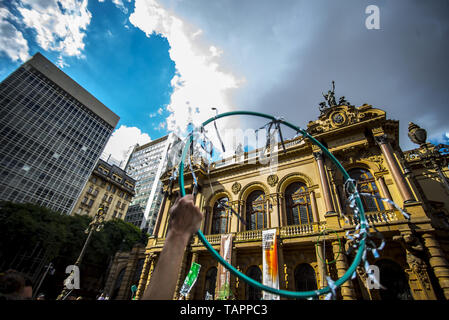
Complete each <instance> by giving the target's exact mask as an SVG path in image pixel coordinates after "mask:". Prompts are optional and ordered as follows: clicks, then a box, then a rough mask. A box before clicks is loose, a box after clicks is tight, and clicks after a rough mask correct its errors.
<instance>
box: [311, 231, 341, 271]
mask: <svg viewBox="0 0 449 320" xmlns="http://www.w3.org/2000/svg"><path fill="white" fill-rule="evenodd" d="M326 231H331V232H333V233H335V235H336V236H337V239H338V246H339V248H340V250H338V254H337V256H336V257H335V259H334V260H332V261H330V262H326V261H325V260H324V259H323V258H322V257H321V256H320V253H319V252H317V256H318V258H320V260H321V261H322V262H323V263H324V264H327V265H329V264H332V263H335V262H336V261H337V259H338V257H339V256H340V253H341V240H340V237H339V236H338V233H337V232H336V231H335V230H332V229H324V230H323V231H321V232H320V234H319V235H318V239H317V240H316V243H315V246H318V242H319V241H320V237H321V235H322V234H323V233H325V232H326ZM323 249H324V250H326V248H323Z"/></svg>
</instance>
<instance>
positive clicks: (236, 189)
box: [232, 182, 242, 194]
mask: <svg viewBox="0 0 449 320" xmlns="http://www.w3.org/2000/svg"><path fill="white" fill-rule="evenodd" d="M240 190H242V185H241V184H240V183H238V182H234V184H233V185H232V192H233V193H234V194H238V193H239V192H240Z"/></svg>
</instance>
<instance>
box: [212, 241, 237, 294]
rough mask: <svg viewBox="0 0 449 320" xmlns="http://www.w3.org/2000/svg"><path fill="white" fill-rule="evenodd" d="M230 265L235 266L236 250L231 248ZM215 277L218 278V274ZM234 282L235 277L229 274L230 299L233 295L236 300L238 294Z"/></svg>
mask: <svg viewBox="0 0 449 320" xmlns="http://www.w3.org/2000/svg"><path fill="white" fill-rule="evenodd" d="M231 265H233V266H235V265H237V248H232V253H231ZM217 269H218V268H217ZM217 277H218V274H217ZM236 281H237V277H236V276H234V275H233V274H232V273H230V274H229V287H230V289H231V297H232V295H234V299H235V300H237V299H238V292H237V290H236ZM231 297H230V298H231Z"/></svg>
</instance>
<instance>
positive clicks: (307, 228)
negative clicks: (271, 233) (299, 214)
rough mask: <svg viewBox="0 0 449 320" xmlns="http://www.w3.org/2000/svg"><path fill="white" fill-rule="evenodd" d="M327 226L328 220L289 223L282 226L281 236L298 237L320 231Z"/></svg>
mask: <svg viewBox="0 0 449 320" xmlns="http://www.w3.org/2000/svg"><path fill="white" fill-rule="evenodd" d="M325 227H326V222H318V223H317V222H314V223H311V224H301V225H299V224H297V225H289V226H285V227H281V228H280V230H279V231H280V232H279V234H280V236H281V238H290V237H297V236H303V235H309V234H313V233H319V232H321V231H323V230H324V228H325Z"/></svg>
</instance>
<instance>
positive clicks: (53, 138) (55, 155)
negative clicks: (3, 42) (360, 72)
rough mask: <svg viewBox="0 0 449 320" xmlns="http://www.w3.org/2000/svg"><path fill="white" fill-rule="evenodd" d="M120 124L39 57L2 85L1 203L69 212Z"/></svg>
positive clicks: (108, 111) (0, 84) (0, 111)
mask: <svg viewBox="0 0 449 320" xmlns="http://www.w3.org/2000/svg"><path fill="white" fill-rule="evenodd" d="M118 120H119V117H118V116H117V115H116V114H114V113H113V112H112V111H111V110H109V109H108V108H107V107H106V106H104V105H103V104H102V103H101V102H100V101H98V100H97V99H96V98H95V97H94V96H92V95H91V94H90V93H89V92H87V91H86V90H85V89H83V88H82V87H81V86H80V85H78V84H77V83H76V82H75V81H74V80H72V79H71V78H70V77H68V76H67V75H66V74H65V73H64V72H62V71H61V70H59V69H58V68H57V67H56V66H55V65H54V64H52V63H51V62H50V61H49V60H47V59H46V58H45V57H44V56H42V55H41V54H39V53H37V54H36V55H34V56H33V57H32V58H31V59H30V60H29V61H27V62H26V63H24V64H23V65H22V66H20V67H19V68H18V69H17V70H16V71H14V72H13V73H12V74H11V75H9V76H8V77H7V78H6V79H5V80H3V81H2V82H1V83H0V200H7V201H13V202H32V203H36V204H39V205H42V206H45V207H48V208H49V209H52V210H56V211H60V212H62V213H66V214H69V213H70V212H71V210H72V208H73V206H74V205H75V202H76V200H77V198H78V196H79V194H80V192H81V190H82V189H83V187H84V185H85V183H86V181H87V179H88V178H89V176H90V174H91V172H92V170H93V168H94V166H95V163H96V162H97V161H98V159H99V157H100V155H101V152H102V151H103V149H104V147H105V145H106V142H107V141H108V139H109V137H110V135H111V133H112V131H113V130H114V128H115V126H116V125H117V122H118Z"/></svg>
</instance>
